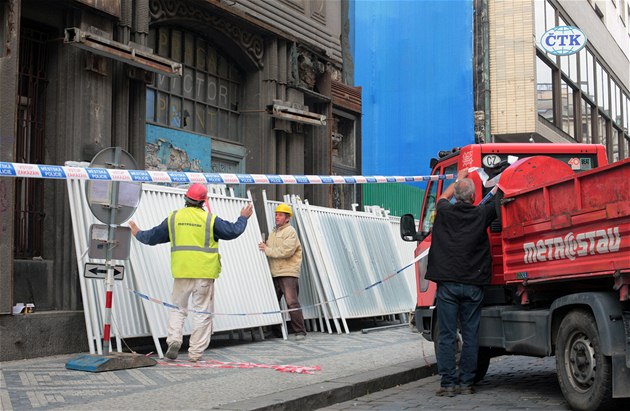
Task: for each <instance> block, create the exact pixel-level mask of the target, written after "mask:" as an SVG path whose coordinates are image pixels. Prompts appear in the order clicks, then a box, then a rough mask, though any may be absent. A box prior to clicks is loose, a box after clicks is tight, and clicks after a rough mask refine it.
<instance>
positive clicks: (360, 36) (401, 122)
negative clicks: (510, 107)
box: [350, 0, 474, 175]
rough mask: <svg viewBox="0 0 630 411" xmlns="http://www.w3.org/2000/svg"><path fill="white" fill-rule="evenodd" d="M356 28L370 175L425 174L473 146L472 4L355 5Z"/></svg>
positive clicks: (377, 0) (358, 1)
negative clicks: (444, 153)
mask: <svg viewBox="0 0 630 411" xmlns="http://www.w3.org/2000/svg"><path fill="white" fill-rule="evenodd" d="M350 24H351V39H350V42H351V44H350V46H351V51H352V53H353V55H354V60H355V65H354V67H355V81H354V83H355V85H357V86H361V87H363V120H362V139H363V144H362V145H363V153H362V154H363V164H362V167H363V173H364V174H366V175H372V174H380V175H414V174H418V173H420V174H426V173H427V172H428V170H429V159H430V158H431V157H435V156H436V154H437V152H438V151H439V150H449V149H451V148H453V147H455V146H463V145H466V144H471V143H473V142H474V116H473V71H472V70H473V56H472V47H473V4H472V0H440V1H438V0H426V1H425V0H414V1H410V0H407V1H402V0H388V1H386V0H355V1H351V3H350Z"/></svg>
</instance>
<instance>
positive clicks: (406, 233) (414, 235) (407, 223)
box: [400, 214, 429, 241]
mask: <svg viewBox="0 0 630 411" xmlns="http://www.w3.org/2000/svg"><path fill="white" fill-rule="evenodd" d="M428 235H429V233H425V232H420V233H418V232H417V231H416V220H415V219H414V218H413V215H412V214H405V215H403V216H402V217H400V238H402V239H403V241H422V240H424V239H425V237H426V236H428Z"/></svg>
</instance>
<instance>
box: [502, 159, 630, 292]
mask: <svg viewBox="0 0 630 411" xmlns="http://www.w3.org/2000/svg"><path fill="white" fill-rule="evenodd" d="M544 169H547V170H549V167H535V166H534V167H530V169H529V170H528V171H527V172H526V173H528V174H529V175H527V176H524V175H520V176H518V178H521V179H524V180H527V179H529V181H533V180H535V179H536V177H537V176H536V175H537V173H545V170H544ZM558 174H559V178H558V179H555V180H554V179H553V178H551V179H550V178H549V173H548V172H547V176H546V177H545V179H546V181H548V182H547V183H544V184H542V185H540V186H537V187H532V188H527V189H524V190H521V191H517V190H509V189H508V190H507V191H506V193H505V197H504V199H503V207H502V210H501V222H502V227H503V229H502V246H503V268H504V273H503V274H504V276H503V281H504V282H505V284H517V283H523V282H527V283H529V284H532V283H541V282H545V281H554V280H567V279H570V278H588V277H593V278H595V277H602V276H612V275H614V274H615V273H617V274H619V273H630V159H625V160H623V161H619V162H616V163H613V164H609V165H606V166H603V167H599V168H597V169H594V170H591V171H586V172H582V173H579V174H571V175H565V173H564V172H560V173H558ZM501 178H502V179H503V177H501ZM532 179H533V180H532ZM550 180H551V181H550Z"/></svg>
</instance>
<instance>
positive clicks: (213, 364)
mask: <svg viewBox="0 0 630 411" xmlns="http://www.w3.org/2000/svg"><path fill="white" fill-rule="evenodd" d="M157 363H158V364H159V365H163V366H167V367H182V368H266V369H271V370H276V371H280V372H290V373H295V374H315V371H321V370H322V369H321V367H320V366H319V365H313V366H308V365H289V364H285V365H276V364H256V363H252V362H222V361H216V360H209V361H203V360H202V361H197V362H190V361H186V362H184V361H177V360H175V361H163V360H158V362H157Z"/></svg>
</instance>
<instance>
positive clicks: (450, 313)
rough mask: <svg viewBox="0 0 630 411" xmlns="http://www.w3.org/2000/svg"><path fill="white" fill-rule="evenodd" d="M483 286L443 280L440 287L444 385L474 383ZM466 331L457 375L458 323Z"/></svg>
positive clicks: (439, 350)
mask: <svg viewBox="0 0 630 411" xmlns="http://www.w3.org/2000/svg"><path fill="white" fill-rule="evenodd" d="M482 300H483V287H482V286H478V285H470V284H460V283H452V282H441V283H439V284H438V287H437V320H438V326H439V330H438V333H439V335H438V344H437V353H436V354H437V365H438V373H439V374H440V375H441V376H442V382H441V385H442V387H453V386H455V385H461V386H463V387H469V386H471V385H472V384H473V383H474V380H475V374H476V372H477V354H478V352H479V320H480V318H481V302H482ZM458 325H459V329H460V332H461V334H462V340H463V344H462V352H461V357H460V360H459V378H458V376H457V364H456V360H455V355H456V354H457V326H458Z"/></svg>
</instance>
